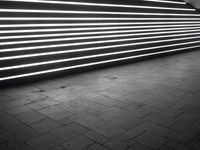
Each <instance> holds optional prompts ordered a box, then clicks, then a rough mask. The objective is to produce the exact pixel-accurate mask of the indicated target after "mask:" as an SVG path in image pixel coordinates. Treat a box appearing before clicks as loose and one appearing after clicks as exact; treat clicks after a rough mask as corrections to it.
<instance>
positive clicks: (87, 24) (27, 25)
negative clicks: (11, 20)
mask: <svg viewBox="0 0 200 150" xmlns="http://www.w3.org/2000/svg"><path fill="white" fill-rule="evenodd" d="M196 23H200V22H191V21H190V22H125V23H121V22H119V23H66V24H65V23H60V24H58V23H56V24H55V23H49V24H45V23H44V24H4V25H0V28H24V27H55V26H57V27H61V26H111V25H115V26H118V25H140V24H143V25H150V24H151V25H155V24H182V25H181V26H184V25H186V26H187V24H189V25H190V24H196Z"/></svg>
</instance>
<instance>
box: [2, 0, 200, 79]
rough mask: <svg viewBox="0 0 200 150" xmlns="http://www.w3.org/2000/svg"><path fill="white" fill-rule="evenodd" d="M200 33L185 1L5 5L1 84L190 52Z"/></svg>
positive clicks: (40, 0) (66, 0)
mask: <svg viewBox="0 0 200 150" xmlns="http://www.w3.org/2000/svg"><path fill="white" fill-rule="evenodd" d="M199 31H200V13H199V12H198V11H197V10H195V9H194V8H192V7H191V6H190V5H188V4H186V3H185V2H184V1H182V0H126V1H117V0H115V1H114V0H75V1H74V0H73V1H70V0H1V1H0V83H1V82H6V81H13V80H16V79H20V80H23V79H25V78H26V79H27V78H31V77H39V76H42V75H48V74H52V73H57V72H58V73H59V72H63V71H68V70H69V71H70V70H74V69H81V68H87V67H91V66H98V65H102V64H105V65H106V64H109V63H114V62H122V61H125V60H134V59H136V58H141V57H146V56H153V55H158V54H165V53H172V52H177V51H191V50H193V49H198V48H199V47H200V43H199V42H200V32H199ZM97 68H98V67H97Z"/></svg>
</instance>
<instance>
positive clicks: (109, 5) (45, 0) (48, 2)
mask: <svg viewBox="0 0 200 150" xmlns="http://www.w3.org/2000/svg"><path fill="white" fill-rule="evenodd" d="M3 1H17V2H34V3H47V4H62V5H66V4H67V5H84V6H103V7H123V8H142V9H163V10H181V11H195V9H190V8H171V7H154V6H139V5H120V4H105V3H87V2H72V1H71V2H70V1H52V0H51V1H48V0H3Z"/></svg>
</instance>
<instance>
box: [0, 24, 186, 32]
mask: <svg viewBox="0 0 200 150" xmlns="http://www.w3.org/2000/svg"><path fill="white" fill-rule="evenodd" d="M142 27H143V26H115V27H87V28H77V27H76V28H53V29H26V30H3V31H0V34H7V33H32V32H33V33H38V32H59V31H91V30H115V29H138V32H139V31H144V32H145V31H160V30H164V29H146V30H145V29H141V28H142ZM144 27H145V26H144ZM146 27H148V28H151V27H152V26H146ZM188 28H190V27H188ZM171 29H172V28H171ZM174 29H178V28H174ZM179 29H181V28H179ZM182 29H185V28H182Z"/></svg>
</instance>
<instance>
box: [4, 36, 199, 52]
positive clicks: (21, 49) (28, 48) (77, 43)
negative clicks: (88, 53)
mask: <svg viewBox="0 0 200 150" xmlns="http://www.w3.org/2000/svg"><path fill="white" fill-rule="evenodd" d="M196 34H200V32H197V33H187V34H178V35H177V34H176V35H163V36H152V37H139V38H132V40H144V39H154V38H165V37H176V36H189V35H192V36H193V35H196ZM134 35H135V34H125V35H115V36H113V37H128V36H134ZM102 38H103V37H102ZM126 40H127V39H117V40H116V39H115V40H102V41H90V42H76V43H67V44H55V45H42V46H29V47H17V48H8V49H3V50H0V52H14V51H27V50H36V49H43V48H55V47H66V46H79V45H89V44H101V43H110V42H122V41H126ZM128 40H130V39H128Z"/></svg>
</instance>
